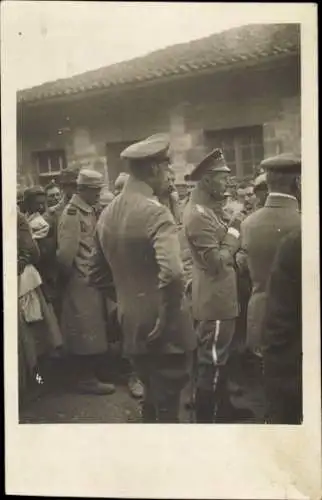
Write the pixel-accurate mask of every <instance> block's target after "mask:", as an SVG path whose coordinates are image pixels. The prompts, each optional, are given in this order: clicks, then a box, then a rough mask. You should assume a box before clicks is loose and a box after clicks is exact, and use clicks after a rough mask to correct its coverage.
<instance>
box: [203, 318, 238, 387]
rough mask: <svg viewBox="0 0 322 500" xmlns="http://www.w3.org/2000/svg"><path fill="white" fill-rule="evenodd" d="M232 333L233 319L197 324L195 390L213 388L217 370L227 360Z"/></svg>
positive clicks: (233, 329) (233, 327)
mask: <svg viewBox="0 0 322 500" xmlns="http://www.w3.org/2000/svg"><path fill="white" fill-rule="evenodd" d="M234 332H235V319H228V320H208V321H199V322H198V323H197V328H196V333H197V338H198V352H197V374H196V375H197V377H196V378H197V379H196V387H197V388H200V389H204V390H212V389H214V388H215V386H216V378H218V373H219V370H218V368H220V367H224V366H225V365H226V363H227V360H228V358H229V354H230V348H231V344H232V340H233V336H234Z"/></svg>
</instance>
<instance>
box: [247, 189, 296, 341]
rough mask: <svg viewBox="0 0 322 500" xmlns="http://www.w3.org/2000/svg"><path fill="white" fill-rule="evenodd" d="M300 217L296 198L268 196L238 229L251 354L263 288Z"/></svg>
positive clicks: (259, 329)
mask: <svg viewBox="0 0 322 500" xmlns="http://www.w3.org/2000/svg"><path fill="white" fill-rule="evenodd" d="M300 224H301V216H300V213H299V210H298V202H297V200H296V198H294V197H291V196H286V195H283V194H281V195H279V194H277V195H275V194H274V195H273V194H272V195H269V196H268V198H267V200H266V203H265V206H264V207H263V208H260V209H259V210H257V211H256V212H254V213H253V214H251V215H250V216H249V217H247V218H246V219H245V220H244V221H243V223H242V225H241V252H240V254H239V255H238V256H237V262H238V265H239V266H240V267H241V268H243V266H248V268H249V272H250V277H251V281H252V293H251V297H250V300H249V303H248V312H247V346H248V347H249V348H250V349H252V350H257V349H259V350H260V349H261V347H262V321H263V314H264V311H265V306H266V288H267V284H268V280H269V276H270V273H271V268H272V264H273V260H274V257H275V254H276V250H277V248H278V246H279V243H280V241H281V239H282V238H283V237H284V236H285V235H287V234H288V233H289V232H290V231H292V230H295V229H297V228H299V227H300Z"/></svg>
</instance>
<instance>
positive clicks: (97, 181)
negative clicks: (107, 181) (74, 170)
mask: <svg viewBox="0 0 322 500" xmlns="http://www.w3.org/2000/svg"><path fill="white" fill-rule="evenodd" d="M76 183H77V186H83V187H88V188H95V189H101V188H102V187H103V177H102V175H101V174H100V173H99V172H96V171H95V170H90V169H86V168H83V169H82V170H80V172H79V174H78V177H77V181H76Z"/></svg>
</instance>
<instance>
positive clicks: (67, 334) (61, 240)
mask: <svg viewBox="0 0 322 500" xmlns="http://www.w3.org/2000/svg"><path fill="white" fill-rule="evenodd" d="M77 183H78V186H80V185H82V186H87V187H92V188H97V189H100V187H101V176H100V174H98V173H97V172H94V171H88V170H84V171H82V170H81V171H80V173H79V176H78V179H77ZM95 229H96V217H95V213H94V210H93V208H92V207H91V206H90V205H88V204H87V203H86V202H85V201H84V199H83V198H82V197H81V196H80V195H79V194H75V195H73V196H72V198H71V200H70V201H69V203H68V204H67V206H66V207H65V209H64V211H63V214H62V216H61V218H60V222H59V227H58V250H57V259H58V262H59V264H60V266H61V272H62V273H63V274H64V276H65V277H66V285H65V289H64V293H63V297H62V315H61V328H62V333H63V336H64V340H65V343H66V347H67V349H68V351H69V353H70V354H73V355H76V356H78V359H79V360H80V364H81V358H82V357H84V358H83V359H86V358H85V356H87V360H89V359H90V358H89V356H93V355H98V354H103V353H105V352H106V351H107V332H106V322H105V304H104V302H103V297H102V294H101V293H100V291H98V290H97V289H96V288H93V287H91V286H90V285H89V283H88V275H89V260H90V256H91V254H92V251H93V246H94V234H95ZM89 364H91V363H90V362H89ZM93 387H95V384H94V383H93ZM94 390H95V389H94Z"/></svg>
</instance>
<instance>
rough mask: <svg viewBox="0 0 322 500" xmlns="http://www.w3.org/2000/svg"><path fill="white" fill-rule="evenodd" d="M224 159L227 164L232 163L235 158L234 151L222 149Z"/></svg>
mask: <svg viewBox="0 0 322 500" xmlns="http://www.w3.org/2000/svg"><path fill="white" fill-rule="evenodd" d="M223 153H224V157H225V160H226V161H227V162H234V161H235V158H236V153H235V150H234V149H226V148H224V149H223Z"/></svg>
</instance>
